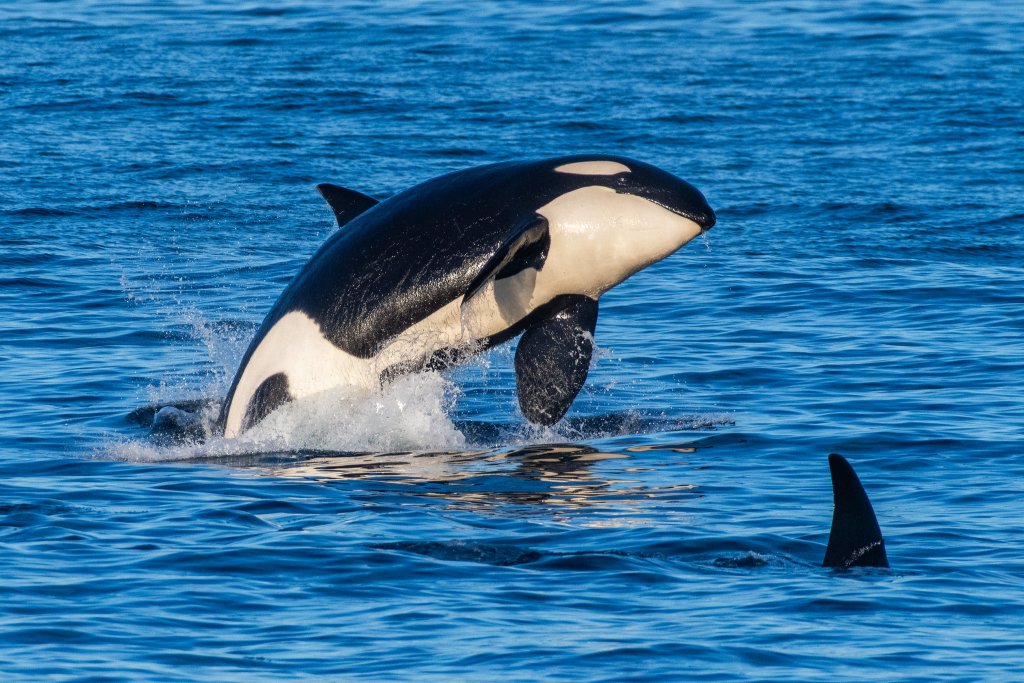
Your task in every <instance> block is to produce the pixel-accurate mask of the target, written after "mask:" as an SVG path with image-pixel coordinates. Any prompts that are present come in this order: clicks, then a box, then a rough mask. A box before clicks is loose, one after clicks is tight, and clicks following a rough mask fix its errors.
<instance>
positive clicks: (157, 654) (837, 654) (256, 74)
mask: <svg viewBox="0 0 1024 683" xmlns="http://www.w3.org/2000/svg"><path fill="white" fill-rule="evenodd" d="M463 4H464V5H465V6H464V7H459V8H452V7H450V6H449V4H446V3H426V2H422V3H421V2H407V3H399V4H395V5H390V9H382V8H381V7H378V6H377V4H376V3H366V4H344V5H343V4H341V3H329V2H308V3H306V2H304V3H300V2H282V3H267V4H260V3H233V2H222V3H221V2H183V3H179V6H178V7H176V8H174V9H171V8H168V7H165V5H164V3H147V2H141V3H131V4H122V3H113V2H110V3H108V2H103V1H98V2H86V1H79V2H68V3H62V4H53V3H46V2H38V3H36V2H22V3H19V4H17V5H16V6H15V5H13V4H11V5H6V6H4V7H2V8H0V57H2V58H0V301H2V304H0V305H2V309H0V310H2V311H3V315H2V316H0V436H2V439H0V458H2V459H0V578H2V584H3V585H2V589H0V671H2V672H3V673H4V678H5V680H11V679H18V678H21V679H26V680H37V679H41V678H44V677H53V678H64V677H82V678H83V679H90V678H91V679H93V680H100V679H103V680H109V679H108V678H104V677H105V676H114V677H119V676H123V677H127V678H133V679H139V680H182V679H203V680H226V679H228V680H241V679H246V680H249V679H261V680H285V679H293V678H296V679H298V678H330V679H335V680H351V679H381V680H407V681H428V680H437V681H450V680H573V681H578V680H586V681H625V680H633V681H664V680H680V679H686V680H698V679H706V680H722V679H738V678H747V677H751V678H756V679H762V680H779V681H791V680H865V681H877V680H894V679H900V680H935V679H941V680H986V681H989V680H1020V679H1021V678H1022V677H1024V655H1022V654H1021V652H1022V651H1024V636H1022V630H1021V624H1024V578H1022V577H1024V534H1022V528H1024V515H1022V514H1021V513H1022V504H1024V503H1022V494H1024V484H1022V481H1024V459H1022V453H1021V451H1022V447H1024V400H1022V387H1024V343H1022V342H1024V322H1022V320H1024V318H1022V315H1021V311H1022V306H1024V289H1022V284H1021V283H1022V276H1024V237H1022V231H1024V170H1022V162H1021V160H1022V159H1024V123H1022V118H1021V112H1020V105H1021V102H1022V101H1024V59H1022V48H1021V42H1020V36H1021V32H1022V25H1024V11H1022V9H1021V7H1024V6H1018V5H1015V4H1014V3H999V5H998V8H999V9H998V11H996V10H994V9H993V6H992V5H990V4H989V3H985V2H969V1H962V0H948V1H937V2H932V3H927V4H923V3H907V4H900V3H871V2H848V3H841V4H838V5H835V7H836V8H833V4H832V3H824V2H822V3H816V2H781V3H762V4H751V3H745V2H715V3H710V2H708V3H687V4H686V6H685V7H679V6H676V5H675V4H674V3H672V4H670V3H664V4H662V3H653V4H649V5H644V6H636V4H635V3H590V4H589V5H586V6H585V7H584V8H572V9H570V8H564V9H559V8H556V9H552V8H550V6H548V5H547V4H544V3H524V2H518V3H505V4H489V3H488V4H476V3H463ZM583 151H598V152H608V153H618V154H624V155H628V156H633V157H636V158H639V159H643V160H645V161H649V162H651V163H654V164H657V165H659V166H661V167H663V168H665V169H667V170H670V171H672V172H674V173H676V174H678V175H680V176H682V177H684V178H686V179H688V180H689V181H691V182H692V183H694V184H695V185H696V186H698V187H699V188H701V189H702V190H704V192H705V194H706V195H707V197H708V199H709V201H710V202H711V204H712V205H713V206H714V207H715V208H716V209H717V211H718V214H719V225H718V226H717V227H715V228H714V229H713V230H712V231H711V232H710V233H709V235H708V239H707V240H706V241H701V240H697V241H695V242H693V243H691V244H690V245H688V246H687V247H686V248H685V249H683V250H682V251H681V252H679V253H678V254H676V255H674V256H672V257H671V258H669V259H667V260H665V261H663V262H661V263H659V264H657V265H655V266H653V267H651V268H649V269H648V270H646V271H644V272H642V273H640V274H638V275H636V276H635V277H633V278H631V279H630V280H628V281H627V282H626V283H624V284H623V285H622V286H620V287H618V288H617V289H614V290H612V291H611V292H609V293H608V294H607V295H606V296H605V297H604V299H603V300H602V308H601V318H600V321H599V323H598V330H597V341H598V344H599V347H600V350H599V353H598V358H597V361H596V364H595V366H594V367H593V368H592V371H591V376H590V380H589V382H588V385H587V387H586V388H585V390H584V392H583V394H582V395H581V396H580V398H579V399H578V400H577V402H576V404H575V405H574V407H573V409H572V411H571V412H570V414H569V417H568V419H567V420H566V421H565V422H564V423H562V424H560V425H559V426H557V427H556V428H554V429H552V430H538V429H535V428H531V427H529V426H528V425H527V424H525V423H524V421H523V420H522V418H521V417H520V416H519V415H518V412H517V410H516V408H515V393H514V386H515V383H514V378H513V375H512V372H511V366H512V351H511V349H509V348H503V349H498V350H496V351H494V352H492V353H491V354H489V355H488V356H486V357H484V358H481V359H480V360H479V361H476V362H473V363H470V364H468V365H467V366H465V367H463V368H461V369H459V370H458V371H456V372H454V373H452V374H450V375H446V376H441V375H424V376H418V377H411V378H406V379H403V380H402V381H400V382H398V383H396V384H395V385H393V386H391V387H389V388H388V389H386V390H384V391H383V392H380V393H374V394H359V393H356V392H350V391H349V392H346V391H339V392H335V393H334V394H331V395H328V396H322V397H318V400H314V401H309V402H306V403H304V404H301V405H296V406H291V407H289V408H287V409H286V410H284V411H282V412H281V413H278V414H276V415H274V416H272V418H270V419H268V421H267V422H266V423H265V424H264V425H261V426H260V428H259V429H258V430H256V431H255V432H253V433H252V434H250V435H249V436H247V437H246V438H244V439H240V440H236V441H226V440H223V439H219V440H218V439H213V440H211V441H209V442H207V443H205V444H203V445H199V446H196V445H168V444H166V443H162V442H160V441H154V440H153V439H150V438H149V436H148V435H147V427H146V424H147V422H146V420H147V417H149V416H151V411H150V412H147V411H145V410H143V411H141V412H139V411H138V409H139V408H141V407H144V406H148V405H150V404H152V403H157V404H160V403H167V402H176V401H182V400H187V399H203V400H216V399H217V398H219V397H221V396H222V395H223V393H224V390H225V388H226V385H227V383H228V382H229V381H230V379H231V375H232V373H233V372H234V370H235V366H236V363H237V361H238V359H239V357H240V355H241V353H242V351H243V350H244V347H245V346H246V344H247V343H248V340H249V339H250V338H251V336H252V334H253V332H254V331H255V328H256V326H257V325H258V324H259V322H260V320H261V319H262V316H263V315H264V314H265V313H266V311H267V310H268V309H269V307H270V305H271V304H272V303H273V301H274V299H275V298H276V297H277V295H278V294H279V292H280V291H281V289H282V288H283V287H284V285H285V284H286V283H287V282H288V280H289V279H290V278H291V276H292V275H293V274H294V273H295V272H296V271H297V269H298V268H299V267H300V266H301V265H302V264H303V263H304V262H305V261H306V259H307V258H308V257H309V256H310V254H311V253H312V252H313V251H314V250H315V249H316V248H317V246H318V245H319V244H320V243H321V242H322V241H323V240H324V239H325V237H326V236H327V235H329V234H330V232H331V230H332V221H331V215H330V212H329V210H328V208H327V207H326V205H324V204H323V203H322V201H321V200H320V198H319V197H318V196H317V195H316V193H315V192H314V191H313V185H314V184H315V183H317V182H323V181H331V182H336V183H340V184H343V185H347V186H350V187H353V188H355V189H358V190H360V191H363V192H366V193H369V194H372V195H375V196H378V197H386V196H388V195H390V194H393V193H395V192H398V191H400V190H402V189H404V188H406V187H408V186H410V185H411V184H414V183H416V182H419V181H422V180H425V179H427V178H430V177H433V176H435V175H438V174H441V173H444V172H446V171H450V170H455V169H460V168H464V167H467V166H472V165H476V164H483V163H488V162H494V161H501V160H507V159H521V158H531V157H542V156H554V155H560V154H565V153H573V152H583ZM829 452H840V453H843V454H844V455H846V456H847V457H848V458H849V459H850V461H851V462H852V463H853V464H854V466H855V467H856V468H857V470H858V471H859V473H860V475H861V477H862V479H863V480H864V482H865V485H866V487H867V489H868V491H869V492H870V494H871V496H872V499H873V501H874V503H875V508H876V511H877V512H878V516H879V519H880V522H881V525H882V528H883V530H884V531H885V533H886V536H887V544H888V549H889V558H890V560H891V562H892V565H893V566H892V569H891V570H854V571H846V572H837V571H833V570H829V569H823V568H821V567H820V566H819V565H820V562H821V558H822V555H823V553H824V544H825V541H826V537H827V532H828V524H829V520H830V517H831V492H830V487H829V480H828V468H827V464H826V455H827V454H828V453H829Z"/></svg>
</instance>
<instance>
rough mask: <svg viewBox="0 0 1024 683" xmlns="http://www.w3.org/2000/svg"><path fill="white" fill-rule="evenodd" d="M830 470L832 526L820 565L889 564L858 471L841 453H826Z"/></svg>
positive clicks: (880, 531)
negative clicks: (855, 470)
mask: <svg viewBox="0 0 1024 683" xmlns="http://www.w3.org/2000/svg"><path fill="white" fill-rule="evenodd" d="M828 468H829V471H830V472H831V474H832V496H833V498H834V499H835V508H834V509H833V511H832V530H831V531H830V532H829V535H828V547H827V548H826V549H825V559H824V560H823V561H822V563H821V566H823V567H888V566H889V558H888V557H886V554H885V540H884V539H883V538H882V530H881V529H879V528H878V519H877V518H876V517H875V510H874V508H872V507H871V501H870V500H868V494H867V493H866V492H865V491H864V487H863V486H862V485H861V483H860V479H858V478H857V473H856V472H854V471H853V467H852V466H851V465H850V463H848V462H847V461H846V458H844V457H843V456H841V455H839V454H837V453H832V454H831V455H829V456H828Z"/></svg>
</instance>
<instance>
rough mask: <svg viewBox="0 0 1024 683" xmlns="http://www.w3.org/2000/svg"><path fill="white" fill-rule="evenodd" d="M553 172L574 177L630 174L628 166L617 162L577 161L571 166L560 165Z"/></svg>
mask: <svg viewBox="0 0 1024 683" xmlns="http://www.w3.org/2000/svg"><path fill="white" fill-rule="evenodd" d="M555 170H556V171H558V172H559V173H575V174H576V175H615V174H617V173H629V172H630V168H629V166H626V165H625V164H620V163H619V162H617V161H577V162H575V163H572V164H562V165H561V166H558V167H557V168H555Z"/></svg>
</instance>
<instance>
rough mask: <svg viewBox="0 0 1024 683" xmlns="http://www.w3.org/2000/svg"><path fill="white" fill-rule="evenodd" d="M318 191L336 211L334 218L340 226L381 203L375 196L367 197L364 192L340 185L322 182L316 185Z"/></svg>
mask: <svg viewBox="0 0 1024 683" xmlns="http://www.w3.org/2000/svg"><path fill="white" fill-rule="evenodd" d="M316 191H317V192H319V193H320V196H321V197H323V198H324V199H326V200H327V203H328V204H329V205H330V207H331V211H333V212H334V218H335V219H336V220H337V221H338V227H339V228H340V227H341V226H343V225H345V224H346V223H348V222H349V221H350V220H352V219H353V218H355V217H356V216H358V215H359V214H361V213H363V212H364V211H366V210H367V209H372V208H373V207H375V206H377V205H378V204H380V202H378V201H377V200H376V199H374V198H373V197H367V196H366V195H365V194H363V193H362V192H356V191H355V190H350V189H348V188H347V187H341V186H340V185H331V184H330V183H320V184H319V185H317V186H316Z"/></svg>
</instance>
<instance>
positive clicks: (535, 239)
mask: <svg viewBox="0 0 1024 683" xmlns="http://www.w3.org/2000/svg"><path fill="white" fill-rule="evenodd" d="M550 245H551V237H550V235H549V234H548V221H547V219H546V218H544V217H543V216H534V217H533V218H531V219H529V220H527V221H525V222H524V223H523V224H522V225H520V226H519V227H518V228H516V229H515V230H513V232H512V235H511V237H509V238H508V239H506V240H505V241H504V242H502V243H501V244H500V245H499V246H498V248H497V249H496V250H495V251H494V254H493V255H492V256H491V257H490V258H489V259H487V263H485V264H484V266H483V268H481V269H480V273H479V274H478V275H477V276H476V277H475V278H473V281H472V282H470V283H469V287H467V288H466V294H465V296H463V297H462V306H463V310H465V308H466V304H467V302H469V300H470V299H472V298H473V297H474V296H475V295H476V294H478V293H479V292H480V290H482V289H483V288H484V287H485V286H486V285H487V283H488V282H490V281H492V280H494V279H497V278H500V277H507V276H510V275H515V274H516V273H518V272H519V271H521V270H523V269H524V268H537V269H538V270H539V269H540V268H541V266H543V265H544V259H545V258H547V255H548V247H549V246H550Z"/></svg>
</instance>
